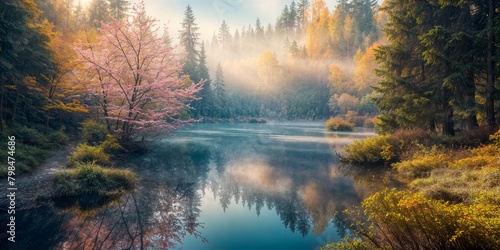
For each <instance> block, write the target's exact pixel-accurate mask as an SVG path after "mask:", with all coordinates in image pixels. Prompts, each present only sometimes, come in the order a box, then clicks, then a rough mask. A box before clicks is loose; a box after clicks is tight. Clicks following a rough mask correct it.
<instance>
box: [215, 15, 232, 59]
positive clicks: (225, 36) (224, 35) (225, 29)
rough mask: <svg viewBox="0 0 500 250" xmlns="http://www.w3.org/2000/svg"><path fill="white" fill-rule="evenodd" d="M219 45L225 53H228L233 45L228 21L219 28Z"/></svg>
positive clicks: (224, 21) (223, 21) (223, 22)
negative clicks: (231, 44)
mask: <svg viewBox="0 0 500 250" xmlns="http://www.w3.org/2000/svg"><path fill="white" fill-rule="evenodd" d="M217 37H218V38H219V44H220V46H221V49H222V51H223V52H226V51H227V50H228V48H229V45H230V43H231V33H229V26H228V25H227V23H226V20H222V24H221V25H220V27H219V33H218V36H217Z"/></svg>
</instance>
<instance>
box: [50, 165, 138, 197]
mask: <svg viewBox="0 0 500 250" xmlns="http://www.w3.org/2000/svg"><path fill="white" fill-rule="evenodd" d="M136 179H137V177H136V175H135V173H133V172H131V171H129V170H118V169H107V168H102V167H100V166H98V165H96V164H94V163H85V164H82V165H80V166H78V167H76V168H74V169H71V170H67V171H64V172H60V173H57V174H56V175H55V177H54V180H53V182H54V184H55V192H56V195H57V196H60V197H71V196H80V195H90V194H97V195H99V196H109V195H114V194H116V193H117V192H121V191H124V190H131V189H133V188H134V186H135V183H136Z"/></svg>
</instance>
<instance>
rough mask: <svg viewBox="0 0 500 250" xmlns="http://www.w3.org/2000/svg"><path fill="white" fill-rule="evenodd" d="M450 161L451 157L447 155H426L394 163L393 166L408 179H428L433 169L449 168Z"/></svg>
mask: <svg viewBox="0 0 500 250" xmlns="http://www.w3.org/2000/svg"><path fill="white" fill-rule="evenodd" d="M449 160H450V159H449V156H447V155H445V154H435V155H424V156H421V157H416V158H415V159H412V160H406V161H402V162H398V163H394V164H393V165H392V166H393V167H394V168H396V169H397V170H398V172H399V173H401V174H403V175H404V176H406V177H410V178H421V177H428V176H429V174H430V171H431V170H432V169H435V168H439V167H447V166H448V161H449Z"/></svg>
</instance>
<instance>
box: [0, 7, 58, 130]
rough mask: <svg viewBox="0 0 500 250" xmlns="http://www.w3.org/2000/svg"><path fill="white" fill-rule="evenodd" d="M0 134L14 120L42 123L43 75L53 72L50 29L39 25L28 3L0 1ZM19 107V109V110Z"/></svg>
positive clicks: (49, 26)
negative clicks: (1, 33) (5, 125)
mask: <svg viewBox="0 0 500 250" xmlns="http://www.w3.org/2000/svg"><path fill="white" fill-rule="evenodd" d="M0 10H2V11H1V12H2V14H0V31H1V32H3V33H4V34H5V32H7V34H8V35H1V36H0V131H2V130H3V126H4V123H6V124H7V125H10V126H14V124H15V122H16V121H17V120H22V121H24V122H26V121H30V120H31V121H44V120H45V114H44V113H43V112H42V111H43V110H42V109H41V108H42V107H43V105H44V104H45V103H44V102H45V98H44V97H43V91H44V87H45V86H46V82H44V78H43V77H42V75H43V74H48V73H50V72H51V71H52V70H53V69H54V65H53V63H52V60H51V59H52V57H51V56H52V55H51V53H52V52H51V51H50V49H49V45H48V43H49V41H50V37H51V36H52V31H51V29H52V25H50V24H49V23H48V22H47V21H40V20H39V19H38V18H39V15H40V10H39V9H38V8H37V6H36V4H35V3H34V2H33V1H30V0H5V1H0ZM21 107H22V109H21Z"/></svg>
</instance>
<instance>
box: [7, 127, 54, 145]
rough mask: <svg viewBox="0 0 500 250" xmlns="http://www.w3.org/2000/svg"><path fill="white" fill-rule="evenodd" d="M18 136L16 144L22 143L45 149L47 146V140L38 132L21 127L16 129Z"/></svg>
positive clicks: (15, 132) (15, 133)
mask: <svg viewBox="0 0 500 250" xmlns="http://www.w3.org/2000/svg"><path fill="white" fill-rule="evenodd" d="M14 135H15V136H16V143H19V142H22V143H24V144H28V145H32V146H37V147H41V148H45V147H46V146H47V138H46V137H45V136H44V135H43V134H42V133H40V132H38V130H36V129H34V128H28V127H26V126H20V127H17V128H15V129H14Z"/></svg>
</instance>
